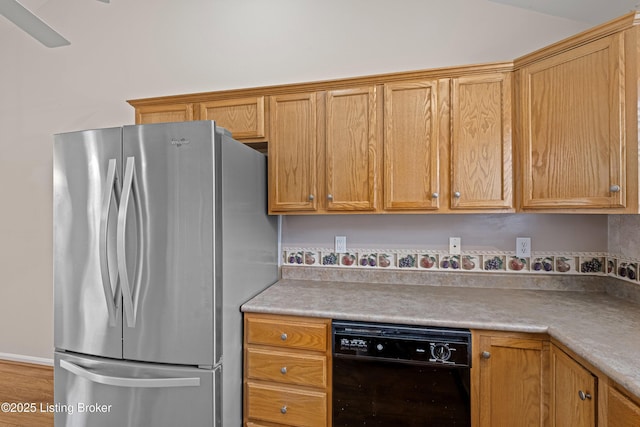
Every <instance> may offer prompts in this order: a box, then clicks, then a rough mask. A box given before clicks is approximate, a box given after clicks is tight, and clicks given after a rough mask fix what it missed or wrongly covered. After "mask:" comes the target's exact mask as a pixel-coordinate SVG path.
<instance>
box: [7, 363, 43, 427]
mask: <svg viewBox="0 0 640 427" xmlns="http://www.w3.org/2000/svg"><path fill="white" fill-rule="evenodd" d="M0 404H8V405H3V406H2V410H0V427H52V426H53V413H52V412H46V407H47V405H53V367H51V366H42V365H32V364H27V363H18V362H11V361H6V360H0ZM6 406H8V407H9V410H13V411H16V412H7V410H6V408H5V407H6ZM25 406H26V409H27V411H24V410H22V409H24V408H25ZM41 409H44V411H42V410H41ZM21 410H22V411H21Z"/></svg>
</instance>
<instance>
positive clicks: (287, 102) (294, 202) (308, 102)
mask: <svg viewBox="0 0 640 427" xmlns="http://www.w3.org/2000/svg"><path fill="white" fill-rule="evenodd" d="M269 111H270V112H269V117H270V132H271V138H270V139H269V211H270V212H286V211H315V210H316V209H317V184H316V179H317V175H316V161H317V152H316V149H317V135H316V131H317V125H316V121H317V119H316V94H315V92H314V93H301V94H293V95H278V96H272V97H270V109H269Z"/></svg>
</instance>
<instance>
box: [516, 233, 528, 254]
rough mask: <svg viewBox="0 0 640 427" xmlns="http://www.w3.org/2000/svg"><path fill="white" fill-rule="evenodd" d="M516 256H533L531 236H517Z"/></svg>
mask: <svg viewBox="0 0 640 427" xmlns="http://www.w3.org/2000/svg"><path fill="white" fill-rule="evenodd" d="M516 256H517V257H518V258H528V257H530V256H531V237H516Z"/></svg>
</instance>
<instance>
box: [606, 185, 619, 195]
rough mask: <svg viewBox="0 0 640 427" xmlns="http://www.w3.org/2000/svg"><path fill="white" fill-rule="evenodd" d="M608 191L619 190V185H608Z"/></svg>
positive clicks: (616, 191) (615, 191)
mask: <svg viewBox="0 0 640 427" xmlns="http://www.w3.org/2000/svg"><path fill="white" fill-rule="evenodd" d="M609 191H611V192H612V193H618V192H619V191H620V186H619V185H616V184H613V185H612V186H611V187H609Z"/></svg>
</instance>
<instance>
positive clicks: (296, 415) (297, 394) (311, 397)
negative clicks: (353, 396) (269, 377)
mask: <svg viewBox="0 0 640 427" xmlns="http://www.w3.org/2000/svg"><path fill="white" fill-rule="evenodd" d="M247 399H248V405H247V407H248V412H249V413H248V417H249V418H251V419H258V420H264V421H270V422H273V423H280V424H285V425H290V426H305V427H326V425H327V395H326V393H323V392H316V391H307V390H299V389H293V388H287V387H280V386H275V385H267V384H258V383H252V382H248V383H247Z"/></svg>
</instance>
